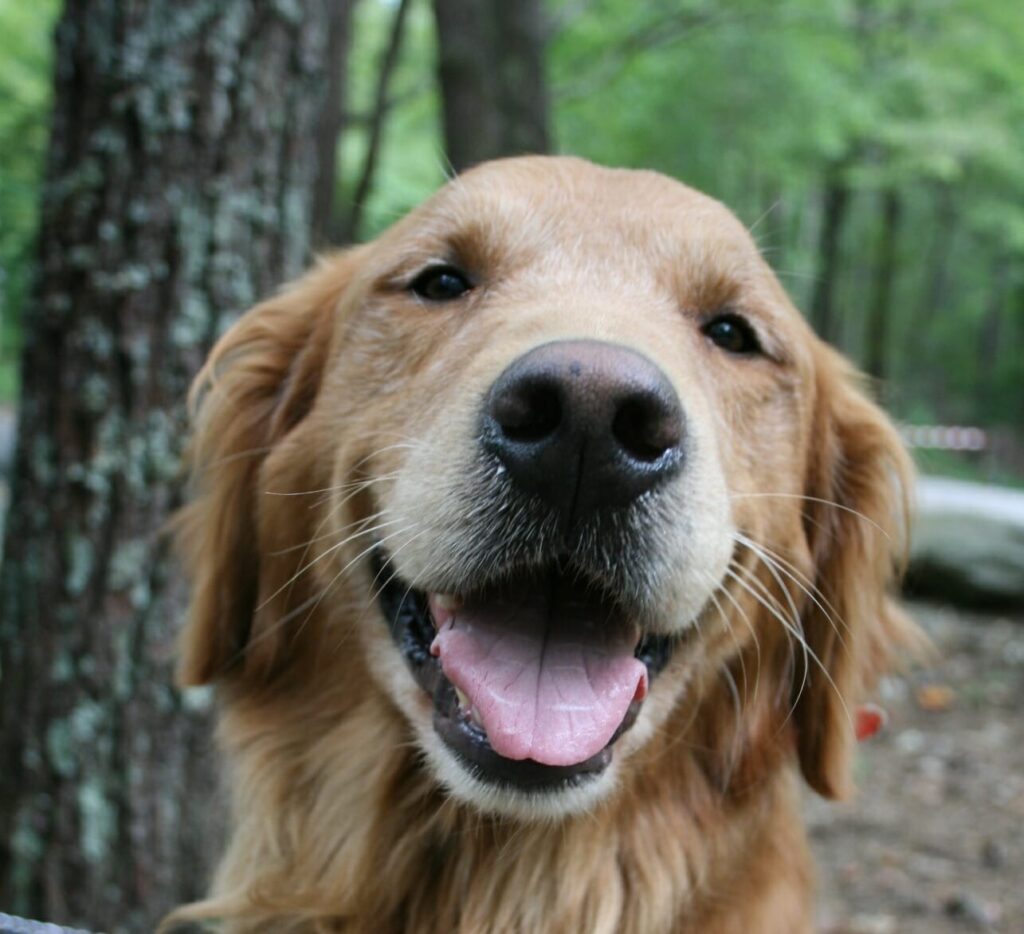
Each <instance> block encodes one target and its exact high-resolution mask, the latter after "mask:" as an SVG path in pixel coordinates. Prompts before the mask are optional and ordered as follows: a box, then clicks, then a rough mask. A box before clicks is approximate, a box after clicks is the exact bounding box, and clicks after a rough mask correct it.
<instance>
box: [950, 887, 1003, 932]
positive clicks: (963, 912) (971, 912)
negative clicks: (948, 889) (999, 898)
mask: <svg viewBox="0 0 1024 934" xmlns="http://www.w3.org/2000/svg"><path fill="white" fill-rule="evenodd" d="M943 909H944V910H945V912H946V914H947V915H948V916H949V917H950V918H956V919H958V920H960V921H966V922H967V923H968V924H970V925H971V926H973V927H975V928H980V929H982V930H988V929H990V928H991V927H992V925H993V924H996V923H997V922H998V921H999V915H1000V913H999V909H998V907H996V906H995V905H989V904H986V903H985V902H983V901H981V899H979V898H977V897H976V896H974V895H972V894H971V893H970V892H960V893H958V894H956V895H954V896H952V897H951V898H949V899H948V900H947V901H946V903H945V905H944V906H943Z"/></svg>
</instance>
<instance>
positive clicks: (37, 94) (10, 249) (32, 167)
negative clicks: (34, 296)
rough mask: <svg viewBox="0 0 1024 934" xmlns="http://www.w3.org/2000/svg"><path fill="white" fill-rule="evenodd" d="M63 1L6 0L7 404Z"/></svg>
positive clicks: (0, 372) (1, 305)
mask: <svg viewBox="0 0 1024 934" xmlns="http://www.w3.org/2000/svg"><path fill="white" fill-rule="evenodd" d="M58 10H59V4H58V2H57V0H34V2H32V3H25V2H23V0H0V401H3V400H6V399H10V398H11V397H12V396H13V395H14V393H15V389H16V374H17V349H18V347H17V345H18V340H17V335H18V319H19V315H20V312H21V309H22V307H23V304H24V301H25V297H26V293H27V291H28V288H29V284H30V281H31V270H32V253H33V242H34V238H35V230H36V222H37V218H38V208H39V183H40V178H41V176H42V167H43V160H44V157H45V151H46V141H47V131H48V124H47V121H48V117H49V107H50V96H51V84H52V81H51V77H50V70H51V62H50V59H51V53H52V48H51V46H52V43H51V41H50V34H51V31H52V29H53V24H54V21H55V19H56V16H57V12H58Z"/></svg>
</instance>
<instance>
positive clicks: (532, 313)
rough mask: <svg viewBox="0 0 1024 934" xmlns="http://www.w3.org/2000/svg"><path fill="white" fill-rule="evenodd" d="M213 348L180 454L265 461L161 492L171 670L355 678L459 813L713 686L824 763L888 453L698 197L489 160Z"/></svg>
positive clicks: (605, 781)
mask: <svg viewBox="0 0 1024 934" xmlns="http://www.w3.org/2000/svg"><path fill="white" fill-rule="evenodd" d="M218 368H219V369H220V370H223V374H222V377H221V380H222V381H221V383H218V382H216V381H215V380H216V377H215V378H214V381H211V380H210V379H209V378H207V379H206V380H204V381H202V383H201V385H202V386H203V387H205V388H206V394H207V396H208V397H209V398H207V399H206V400H205V401H203V402H202V406H201V418H202V410H203V409H209V410H210V411H212V413H213V415H212V416H207V420H206V422H205V423H204V422H202V421H201V423H200V432H199V449H198V453H197V455H196V456H197V460H198V461H199V462H200V465H202V464H204V463H205V464H207V465H210V464H216V463H222V462H223V459H224V457H225V456H227V457H230V456H231V454H232V452H234V453H242V452H243V451H244V450H245V449H246V448H248V449H250V450H254V451H259V452H262V453H261V454H260V455H259V459H257V460H256V461H255V462H253V459H252V457H251V456H250V460H249V461H247V462H245V459H244V457H243V458H242V460H243V462H244V463H243V464H242V465H239V464H237V463H236V466H235V468H234V474H233V475H232V476H231V477H230V478H227V477H221V482H220V483H219V484H218V482H217V478H216V476H214V474H211V476H214V479H213V481H209V480H208V481H207V485H206V487H205V490H206V495H205V497H204V498H203V499H202V500H200V501H199V503H198V504H197V506H195V507H192V508H193V512H192V514H191V515H190V517H189V519H190V528H191V532H190V535H191V536H192V537H191V542H192V544H191V545H190V546H189V547H190V549H191V551H192V552H193V554H195V553H197V552H198V553H201V554H202V556H203V560H205V562H206V563H205V564H202V563H200V562H199V561H195V559H194V567H195V568H196V574H197V576H198V597H197V611H196V618H195V619H194V621H193V624H192V629H191V631H190V635H189V638H188V640H187V643H186V660H185V669H184V670H185V676H186V679H188V680H193V681H196V680H207V679H209V678H211V677H213V676H215V675H218V674H221V673H225V674H226V676H227V677H228V678H229V679H232V680H233V681H234V682H235V683H236V684H244V683H245V680H246V679H250V680H252V681H253V682H254V683H255V682H259V683H268V682H272V681H273V680H274V679H283V680H285V681H289V680H290V681H291V682H292V684H293V685H294V683H295V679H296V678H298V679H299V682H300V683H308V684H309V685H313V684H322V683H323V682H324V680H325V679H326V680H327V681H330V680H331V679H334V680H335V681H336V682H337V683H338V684H340V685H344V684H345V683H349V684H352V685H353V686H354V685H356V684H358V685H360V687H359V688H358V690H360V691H365V690H370V691H375V692H384V694H385V695H386V696H387V697H388V698H390V701H391V703H392V704H393V705H394V706H395V707H396V708H397V709H398V710H399V711H400V712H401V715H402V716H403V717H404V719H405V721H406V722H407V724H408V727H409V729H410V731H411V733H412V735H413V736H414V737H415V741H416V744H417V745H418V747H419V750H420V751H421V753H422V755H423V758H424V759H425V761H426V763H427V768H429V769H431V770H432V771H433V773H434V775H435V776H436V778H437V780H438V781H439V782H440V783H441V784H443V785H444V786H445V787H446V788H447V789H448V791H449V792H450V793H451V794H452V795H454V796H455V797H456V798H458V799H461V800H462V801H464V802H468V803H469V804H470V805H471V806H473V807H476V808H479V809H482V810H485V811H490V812H499V813H506V814H515V815H518V816H534V815H547V816H557V815H561V814H567V813H570V812H574V811H579V810H582V809H586V808H588V807H592V806H594V804H595V803H596V802H597V801H598V800H600V799H602V798H607V797H609V796H611V795H613V794H614V791H615V789H616V787H617V786H619V785H621V784H622V783H624V782H628V781H629V778H630V776H631V775H632V774H634V773H635V772H637V771H639V770H642V769H643V768H645V767H647V766H648V765H649V763H650V762H651V761H652V757H656V755H657V749H658V748H659V746H660V745H664V744H665V743H666V742H671V735H672V732H673V729H674V728H675V727H674V725H677V721H678V723H682V722H685V721H687V720H692V719H693V718H694V717H695V716H699V715H701V712H702V711H703V710H704V707H703V706H702V705H706V704H707V703H708V698H709V697H710V696H711V695H712V694H714V693H715V689H714V688H711V687H709V684H712V683H714V684H718V685H719V686H720V685H721V684H728V685H729V690H730V691H731V692H733V693H734V694H735V702H736V704H737V707H736V710H737V713H736V717H739V716H740V714H739V710H740V709H741V708H742V709H744V710H752V709H753V706H754V705H755V703H760V704H762V705H767V707H766V709H769V710H770V711H771V713H770V715H767V716H766V719H765V723H766V726H765V727H764V730H765V731H766V734H765V735H766V737H768V736H769V735H770V738H763V741H764V742H777V741H778V736H779V734H780V732H785V729H786V725H787V723H789V722H790V720H792V723H793V724H795V725H796V728H797V736H796V739H795V741H796V743H797V745H798V748H799V753H800V758H801V762H802V764H803V767H804V771H805V774H806V775H807V777H808V778H809V779H810V780H811V782H812V784H815V786H816V787H818V788H819V790H822V791H825V792H826V793H831V792H834V791H836V790H838V789H839V787H840V786H841V785H842V767H841V763H842V758H843V750H845V748H846V745H847V741H848V739H849V727H848V724H844V718H845V716H846V707H847V701H848V700H849V699H850V698H851V697H852V696H854V695H855V694H856V693H857V691H858V690H859V688H860V687H861V685H862V683H863V682H864V681H865V680H866V679H867V677H868V669H869V668H870V667H871V666H872V665H873V664H874V660H875V656H877V655H878V653H879V652H880V651H881V647H882V646H883V644H884V643H885V641H886V640H887V639H888V637H889V634H888V632H887V631H886V630H885V626H886V625H887V623H886V620H887V619H888V618H889V617H888V610H886V609H885V605H884V603H883V596H882V590H883V589H884V585H885V583H886V579H887V577H888V574H889V568H890V561H889V557H890V552H891V545H890V544H889V543H887V542H886V541H885V539H884V538H879V537H878V536H876V534H875V530H876V529H878V528H879V527H880V526H884V527H885V528H893V529H895V528H896V525H897V523H898V519H897V517H896V516H894V512H895V511H896V506H897V504H898V496H899V491H898V487H897V480H898V477H899V476H900V472H901V471H903V470H904V467H903V461H902V459H901V454H900V452H899V450H898V447H897V446H896V444H895V441H894V440H893V436H892V433H891V431H890V430H889V429H888V427H887V425H886V423H885V422H884V420H883V419H882V418H881V416H880V414H879V413H877V411H876V410H875V409H874V408H873V407H872V406H871V405H870V403H868V402H867V401H866V400H864V399H863V397H862V396H861V395H860V394H859V393H858V392H857V391H856V389H855V388H854V387H853V386H852V384H851V380H850V377H849V374H848V373H847V372H846V370H845V368H844V367H843V366H842V364H841V363H840V362H839V361H838V358H836V357H835V355H834V354H832V353H831V352H830V351H829V350H827V348H825V347H824V346H823V345H821V344H820V343H819V342H818V341H817V340H816V339H815V338H814V337H813V335H812V334H811V332H810V331H809V330H808V328H807V327H806V325H805V324H804V322H803V320H802V319H801V317H800V315H799V314H798V313H797V312H796V311H795V310H794V309H793V307H792V306H791V304H790V302H789V301H788V299H787V298H786V296H785V294H784V292H783V290H782V289H781V288H780V286H779V285H778V283H777V281H776V280H775V278H774V276H773V275H772V273H771V272H770V270H769V269H768V268H767V266H766V265H765V264H764V262H763V261H762V259H761V257H760V256H759V254H758V251H757V249H756V247H755V245H754V243H753V242H752V240H751V238H750V236H749V235H748V234H747V232H746V231H745V230H744V228H743V227H742V225H740V224H739V223H738V221H736V219H735V218H734V217H733V216H732V215H731V214H729V212H728V211H727V210H725V209H724V208H723V207H722V206H721V205H719V204H718V203H717V202H715V201H713V200H711V199H709V198H707V197H705V196H703V195H701V194H699V193H697V192H695V191H693V190H691V189H688V188H686V187H684V186H682V185H680V184H678V183H675V182H672V181H670V180H668V179H666V178H664V177H662V176H658V175H655V174H653V173H643V172H626V171H616V170H608V169H602V168H598V167H595V166H591V165H589V164H587V163H583V162H580V161H578V160H570V159H540V158H534V159H522V160H510V161H507V162H499V163H492V164H489V165H485V166H482V167H481V168H479V169H476V170H474V171H472V172H470V173H468V174H467V175H465V176H463V177H461V178H459V179H457V180H455V181H453V182H451V183H450V184H449V185H447V186H446V187H445V188H444V189H443V190H442V191H441V192H440V193H439V194H438V195H436V196H435V197H434V198H433V199H431V200H430V201H429V202H428V203H427V204H425V205H424V206H423V207H421V208H419V209H418V210H416V211H415V212H413V213H412V214H411V215H409V216H408V217H407V218H405V219H404V220H403V221H401V222H400V223H398V224H397V225H396V226H395V227H393V228H392V229H391V230H390V231H388V232H387V233H386V234H385V235H383V236H382V237H381V238H380V239H379V240H377V241H375V242H374V243H372V244H369V245H367V246H364V247H360V248H358V249H357V250H355V251H352V252H350V253H348V254H346V255H344V256H342V257H341V258H339V259H335V260H328V261H327V263H326V265H325V266H324V267H323V268H322V269H321V270H319V271H318V272H316V273H315V274H314V275H313V277H311V278H310V279H308V280H306V281H305V282H304V283H300V285H299V286H298V287H297V288H296V289H295V290H293V291H292V292H289V293H286V294H285V295H284V296H283V297H282V298H280V299H277V300H275V301H274V302H271V303H268V305H266V306H262V307H261V308H258V309H256V310H254V312H252V313H250V315H249V316H247V317H246V318H245V319H243V321H242V322H240V324H239V325H237V326H236V328H235V330H234V331H232V332H230V333H229V334H228V335H227V336H226V337H225V339H224V344H223V345H222V347H221V348H220V350H219V351H216V352H215V354H214V360H213V363H212V364H211V365H210V367H209V371H210V373H215V371H217V370H218ZM218 393H220V394H221V395H220V399H221V401H220V403H219V404H218V402H217V398H218ZM204 444H205V445H206V451H205V452H204V450H203V445H204ZM208 469H210V468H208ZM229 486H230V491H229V490H228V487H229ZM225 498H226V499H227V503H224V502H223V500H224V499H225ZM201 507H202V508H201ZM213 512H216V515H213V514H212V513H213ZM239 514H241V515H239ZM851 517H854V520H853V521H851ZM213 523H217V529H218V531H211V530H210V529H208V528H207V526H209V525H211V524H213ZM218 536H219V538H218ZM224 549H227V550H228V551H229V552H230V554H229V555H227V556H219V555H217V554H216V553H215V552H219V551H223V550H224ZM858 574H859V575H860V576H861V580H859V581H853V580H850V581H847V580H845V578H849V577H853V576H855V575H858ZM857 587H860V591H859V592H858V590H857ZM232 591H233V592H232ZM858 593H860V594H861V596H858V595H857V594H858ZM865 612H866V614H867V615H872V614H873V615H874V617H875V618H874V619H861V617H862V616H864V615H865ZM741 668H742V678H743V684H742V685H738V684H737V673H738V672H739V671H740V669H741ZM289 670H290V671H291V674H290V675H289V673H288V672H289ZM300 670H301V672H302V673H301V674H296V672H298V671H300ZM293 689H294V687H293ZM353 689H355V688H353ZM243 690H244V689H243ZM310 690H312V688H310ZM319 690H322V687H321V688H319ZM332 691H333V689H332ZM741 694H742V698H741V697H740V695H741ZM758 697H760V700H759V701H758V700H757V698H758ZM715 703H718V702H717V701H716V702H715ZM339 713H340V708H339ZM678 729H682V727H681V726H678ZM772 731H774V732H772ZM733 732H735V730H734V731H733ZM787 735H788V734H787ZM752 736H753V734H751V737H752ZM744 742H747V743H748V744H749V743H753V742H754V739H753V738H747V739H746V740H744Z"/></svg>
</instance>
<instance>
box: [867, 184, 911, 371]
mask: <svg viewBox="0 0 1024 934" xmlns="http://www.w3.org/2000/svg"><path fill="white" fill-rule="evenodd" d="M902 213H903V203H902V201H901V200H900V195H899V192H898V191H897V190H896V189H895V188H888V189H886V191H885V195H884V196H883V202H882V233H881V237H880V238H879V241H878V256H877V257H876V260H875V288H874V295H873V296H872V299H871V305H870V307H869V308H868V313H867V334H866V336H865V346H866V347H867V355H866V358H865V363H864V367H865V369H866V370H867V372H868V373H869V374H870V375H871V376H873V377H874V378H875V379H877V380H878V381H879V382H881V381H882V380H884V379H885V378H886V376H888V367H887V363H888V352H887V351H888V348H889V335H890V333H891V328H890V327H889V324H890V320H891V317H892V287H893V281H894V280H895V277H896V256H897V241H898V237H899V226H900V218H901V216H902Z"/></svg>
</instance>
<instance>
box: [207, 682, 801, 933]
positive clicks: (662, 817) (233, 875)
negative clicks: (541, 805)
mask: <svg viewBox="0 0 1024 934" xmlns="http://www.w3.org/2000/svg"><path fill="white" fill-rule="evenodd" d="M359 703H360V705H361V706H362V708H363V709H361V710H359V711H358V713H359V715H358V716H346V717H342V718H340V719H336V720H333V722H331V723H328V722H317V721H318V719H319V718H317V717H315V716H314V717H312V718H310V719H307V720H306V722H305V723H304V724H303V726H302V727H301V728H292V729H281V728H280V724H278V725H277V727H278V728H275V729H268V728H267V724H266V711H265V710H264V711H263V712H262V713H261V712H259V711H257V710H252V711H246V710H244V709H242V708H236V709H232V710H230V711H229V713H228V716H229V717H230V718H231V720H232V729H231V730H230V731H229V732H230V733H231V735H233V736H235V737H242V743H241V745H240V746H238V747H236V748H235V749H234V753H235V757H234V758H235V762H236V766H237V767H238V769H239V774H238V775H237V777H236V779H237V780H236V782H235V787H236V788H240V789H241V791H240V795H241V798H242V799H243V800H245V802H246V811H245V813H241V814H238V815H237V825H238V826H237V828H236V832H235V834H234V835H233V840H232V846H231V849H230V850H229V852H228V854H227V856H226V858H225V860H224V863H223V864H222V867H221V872H220V877H219V880H218V885H217V890H218V891H219V892H220V893H221V896H222V898H221V904H223V905H228V904H231V905H238V906H241V905H244V904H248V905H249V906H250V907H249V908H248V909H247V911H246V913H247V914H250V915H251V916H252V917H253V919H254V920H253V924H252V926H251V927H247V926H246V923H241V924H240V926H239V927H238V928H237V929H238V930H243V931H248V930H253V931H255V930H261V931H266V930H289V931H290V930H310V931H313V930H341V931H346V932H350V931H351V932H363V931H367V932H369V931H392V930H394V931H415V932H423V934H427V932H435V931H437V932H441V931H464V932H474V934H476V932H491V931H493V932H495V934H497V932H505V931H553V932H554V931H567V932H568V931H574V932H575V931H608V932H635V934H656V932H660V931H664V932H669V931H688V930H700V931H709V932H714V931H719V930H721V931H733V930H735V931H739V930H762V931H767V930H768V929H767V928H765V927H764V926H763V922H754V921H752V922H751V925H750V926H749V927H735V923H736V916H737V915H736V912H738V911H739V912H742V911H744V910H746V909H744V908H743V906H740V905H734V904H730V903H729V891H730V890H733V889H734V888H735V887H736V886H737V885H742V891H743V892H744V893H745V898H747V899H748V898H749V896H750V893H751V892H752V891H753V890H755V889H756V888H757V886H758V885H762V884H763V885H767V884H768V882H767V880H768V879H771V885H772V887H773V891H774V890H778V892H777V894H776V895H775V896H772V897H778V898H780V899H781V901H780V914H779V917H780V918H781V919H783V920H784V921H785V924H783V925H782V926H780V927H779V928H778V930H779V931H787V932H793V931H800V930H803V929H804V926H805V924H806V917H805V911H806V906H804V905H803V904H802V898H803V895H802V892H803V891H805V890H806V873H807V864H808V861H807V858H806V853H805V844H804V839H803V830H802V827H801V826H800V824H799V821H798V818H797V816H796V813H795V807H794V804H793V798H794V795H793V784H794V783H793V782H792V780H791V776H790V775H789V773H788V770H787V769H784V768H781V767H780V768H777V769H775V770H774V772H773V774H772V775H771V776H770V777H769V778H766V779H764V784H761V785H760V786H759V788H758V789H757V790H758V793H757V794H756V795H748V796H743V795H737V794H733V793H723V789H722V788H721V787H718V780H717V778H716V777H715V776H713V775H709V773H708V770H707V769H706V768H705V766H704V765H702V763H701V762H700V760H699V758H698V757H697V756H696V755H695V754H694V753H693V752H692V748H693V747H692V746H691V745H690V744H688V743H679V742H677V743H674V744H671V745H670V746H669V747H668V748H667V749H666V750H663V751H662V753H661V755H662V757H663V758H664V761H662V762H660V763H658V767H659V769H668V770H670V773H671V774H673V775H674V777H675V780H674V781H673V782H671V783H668V782H665V781H664V779H663V778H659V779H658V780H653V779H652V780H649V781H648V780H645V779H644V775H645V774H646V773H645V771H644V770H643V769H640V770H637V771H638V776H637V777H636V778H635V779H633V780H632V782H631V784H630V785H629V786H627V787H624V788H622V789H620V790H619V791H618V792H616V793H615V796H614V798H613V800H611V801H609V802H608V804H607V806H602V807H599V808H598V809H596V810H595V811H594V812H592V813H588V814H586V815H582V816H578V817H573V818H568V819H565V820H563V821H560V822H553V821H549V822H534V823H521V822H514V821H511V820H502V819H493V818H487V817H483V816H481V815H480V814H478V813H477V812H474V811H472V810H470V809H469V808H468V807H466V806H464V805H461V804H458V803H456V802H454V801H453V800H452V799H451V798H449V797H448V796H446V795H445V794H444V792H443V791H442V790H440V789H439V788H438V786H437V785H436V783H435V781H434V780H433V779H432V778H431V777H430V776H429V775H428V773H427V772H426V770H425V767H424V766H423V764H422V762H421V759H420V757H419V755H418V754H417V752H416V750H415V749H414V747H413V746H412V744H411V741H410V738H409V736H408V735H406V734H407V730H406V728H405V727H404V723H403V721H402V720H401V718H400V715H398V714H397V713H396V712H395V711H394V710H393V709H392V708H391V707H390V705H388V704H387V702H386V701H384V700H383V699H382V698H380V697H379V696H376V695H373V694H370V695H368V696H364V698H363V699H362V700H361V701H360V702H359ZM278 709H280V708H278ZM352 712H353V713H355V711H352ZM261 722H262V724H263V728H262V729H261V728H260V723H261ZM356 731H358V734H359V735H355V733H356ZM258 737H260V738H261V739H262V741H264V742H265V741H268V740H269V739H270V738H273V739H275V740H276V739H279V738H280V737H291V738H292V739H291V740H290V742H289V745H290V746H293V747H294V748H283V747H282V748H279V749H276V750H271V749H269V748H268V747H263V748H262V749H260V752H259V758H260V761H262V762H263V763H264V764H266V763H267V762H268V760H267V759H266V758H264V757H266V756H268V755H274V756H275V757H280V758H279V759H278V761H276V762H274V763H273V766H272V767H264V768H259V767H258V766H257V757H255V756H254V755H253V753H254V751H255V750H256V749H257V748H258V747H257V746H255V745H253V744H252V743H251V742H248V741H247V740H255V741H257V742H259V739H258ZM314 737H315V739H314ZM311 740H312V743H311ZM282 762H287V763H288V765H282ZM661 774H662V775H664V774H665V773H661ZM283 776H288V778H287V779H285V780H286V781H287V782H289V786H288V787H287V788H286V787H282V786H280V785H279V784H278V785H272V784H271V783H272V782H278V783H280V781H281V778H282V777H283ZM291 783H294V784H291ZM268 815H278V817H277V818H276V820H277V823H276V824H274V823H271V822H270V820H269V818H268ZM254 864H256V865H259V866H261V867H262V871H261V873H260V876H261V877H262V878H258V879H257V882H256V886H255V888H253V886H252V882H253V878H254V875H253V868H252V867H253V865H254ZM780 864H784V866H785V867H786V868H785V869H784V870H780V868H779V867H780ZM769 866H770V867H771V872H770V873H769V872H768V871H767V868H768V867H769ZM762 874H763V876H764V879H765V881H764V882H763V883H762V882H761V881H760V879H761V876H762ZM787 874H788V875H787ZM295 879H302V880H304V881H305V882H307V883H308V884H307V886H306V887H305V888H304V889H303V890H302V891H300V892H297V891H295V889H294V880H295ZM787 879H788V880H789V881H790V882H791V883H792V884H791V886H789V887H788V888H787V886H786V884H785V883H786V881H787ZM243 880H244V882H243ZM780 880H781V881H780ZM243 885H248V886H249V890H248V891H246V890H245V889H243V888H242V886H243ZM257 904H259V905H260V907H258V908H257V907H256V906H257ZM272 919H273V920H272ZM301 919H308V924H305V923H304V922H303V921H302V920H301ZM314 919H316V920H314ZM318 924H319V925H320V926H319V927H318V926H317V925H318ZM229 930H235V928H230V927H229Z"/></svg>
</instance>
